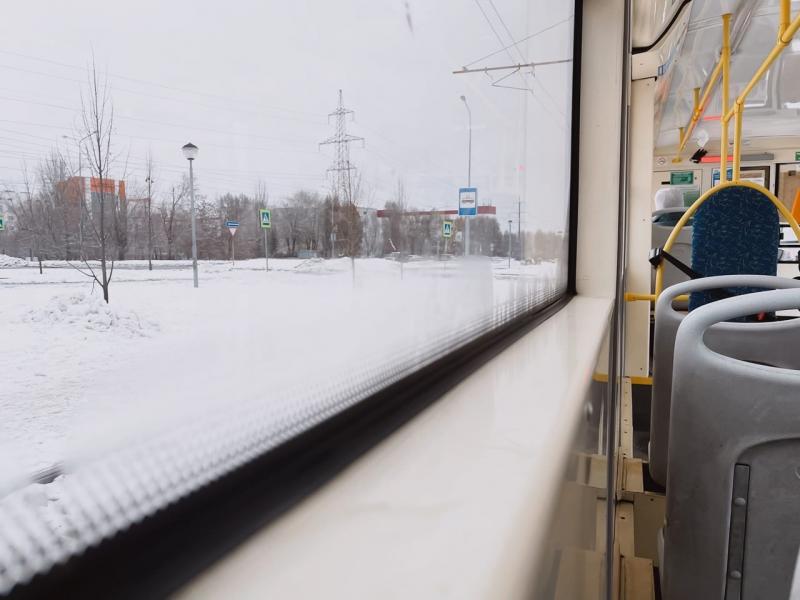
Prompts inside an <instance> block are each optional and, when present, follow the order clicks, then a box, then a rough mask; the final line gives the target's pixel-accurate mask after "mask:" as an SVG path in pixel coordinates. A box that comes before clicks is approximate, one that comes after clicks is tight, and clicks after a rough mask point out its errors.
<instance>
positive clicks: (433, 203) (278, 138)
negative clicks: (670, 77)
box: [0, 0, 573, 230]
mask: <svg viewBox="0 0 800 600" xmlns="http://www.w3.org/2000/svg"><path fill="white" fill-rule="evenodd" d="M572 13H573V8H572V3H571V2H569V1H567V0H530V1H524V0H493V2H492V0H342V1H333V0H292V1H278V0H267V1H266V2H264V1H262V2H255V1H251V2H243V1H239V0H228V1H227V2H210V1H206V0H192V1H183V0H181V1H174V0H170V1H169V2H164V1H151V0H143V1H140V2H137V3H119V2H112V1H109V0H104V1H86V0H80V1H77V0H76V1H70V2H52V0H27V1H26V2H13V3H5V4H4V6H3V18H2V20H0V190H2V189H5V188H12V189H14V188H16V189H19V184H20V183H21V182H22V179H23V173H22V171H21V169H22V163H23V161H24V162H25V164H26V165H27V167H28V169H30V170H33V169H34V168H35V166H36V164H37V163H38V161H39V160H40V159H41V157H42V156H44V155H45V154H46V153H47V152H48V150H49V149H50V148H53V147H54V146H56V145H58V146H59V147H60V148H61V150H62V151H64V152H71V153H72V154H73V155H77V153H76V150H75V142H74V141H70V140H69V139H65V137H64V136H67V138H68V137H70V136H73V137H74V136H75V135H76V134H77V132H78V128H77V126H78V124H79V107H80V94H81V90H82V89H83V90H85V88H86V67H87V64H88V63H89V61H90V60H91V56H92V52H94V55H95V58H96V61H97V64H98V67H99V69H100V71H101V72H103V73H107V76H108V80H109V85H110V88H111V92H112V96H113V101H114V106H115V111H116V136H115V138H114V146H115V151H116V152H117V153H118V154H119V155H121V156H125V155H129V157H130V158H129V160H128V176H127V179H128V182H129V186H131V187H133V188H134V190H135V189H136V186H137V185H139V186H141V184H142V182H143V180H144V175H143V169H142V167H143V163H144V159H145V156H146V155H147V154H148V152H150V153H151V154H152V156H153V160H154V162H155V164H156V174H155V176H154V179H155V180H156V189H155V192H154V196H156V197H157V195H158V194H159V193H165V192H166V191H167V190H168V189H169V188H170V187H171V186H172V185H173V184H175V183H176V182H178V181H179V179H180V176H181V173H183V172H184V171H185V170H186V161H185V160H184V159H183V157H182V155H181V152H180V147H181V146H182V145H183V144H184V143H186V142H187V141H192V142H194V143H195V144H196V145H197V146H199V148H200V156H199V158H198V160H197V161H196V163H195V166H196V173H197V179H198V187H199V189H200V191H201V193H203V194H205V195H207V196H209V197H211V198H213V197H215V196H217V195H220V194H222V193H225V192H228V191H229V192H233V193H238V192H242V193H248V194H252V193H253V191H254V189H255V187H256V184H257V182H258V181H263V182H264V183H265V185H266V187H267V190H268V192H269V195H270V202H271V203H273V204H277V203H279V202H280V201H281V200H282V199H283V198H285V197H286V196H288V195H290V194H291V193H292V192H294V191H296V190H298V189H301V188H304V189H312V190H319V191H324V190H325V189H327V188H328V184H327V183H326V169H327V168H328V167H329V166H330V164H331V161H332V157H333V147H332V146H323V147H322V148H321V149H320V148H319V146H318V143H319V142H320V141H322V140H324V139H325V138H327V137H329V136H330V135H332V134H333V133H334V129H333V123H332V122H331V123H330V124H329V123H328V120H327V114H328V113H329V112H331V111H332V110H333V109H334V108H335V107H336V103H337V93H338V90H339V89H342V90H343V93H344V102H345V105H346V106H347V107H348V108H350V109H352V110H354V111H355V120H354V121H353V122H349V123H348V130H349V132H350V133H352V134H354V135H358V136H362V137H364V138H365V144H364V146H363V147H362V146H361V145H360V144H352V145H351V160H352V162H353V163H354V164H355V165H356V166H357V167H358V168H359V171H360V172H361V174H362V177H363V180H364V187H365V189H366V190H367V194H366V197H365V198H364V199H363V201H362V202H363V203H364V204H371V205H372V206H374V207H378V208H379V207H382V206H383V205H384V203H385V202H386V201H387V200H391V199H392V197H393V193H394V190H395V189H396V187H397V182H398V180H400V179H402V180H403V182H404V184H405V187H406V191H407V200H408V203H409V204H410V205H412V206H415V207H418V208H425V209H428V208H432V207H436V208H455V207H456V205H457V188H458V187H459V186H464V185H466V179H467V112H466V110H465V107H464V105H463V103H462V102H461V101H460V99H459V96H461V95H462V94H464V95H466V97H467V99H468V101H469V104H470V107H471V110H472V118H473V156H472V183H473V185H475V186H477V187H478V189H479V202H480V203H481V204H487V203H490V202H491V203H494V204H496V205H497V206H498V218H500V219H502V220H503V222H505V220H506V219H508V218H512V217H513V218H514V222H515V228H516V213H517V198H521V199H522V200H523V201H524V207H525V208H524V209H523V212H524V213H525V215H524V217H523V224H524V226H526V227H527V228H531V229H534V228H539V227H540V228H544V229H552V230H558V229H565V216H566V209H565V202H566V200H565V199H564V198H565V197H566V194H567V180H568V169H567V165H566V161H567V151H568V146H567V140H568V135H569V103H570V98H569V94H570V78H571V70H572V63H571V62H568V63H565V64H557V65H552V66H541V67H538V68H537V70H536V73H535V76H534V75H531V74H530V73H528V74H526V75H523V74H514V73H513V72H512V71H498V72H494V73H493V74H492V77H494V78H495V79H497V78H499V77H501V76H503V75H505V74H510V75H511V76H510V77H509V78H508V79H507V80H505V81H504V82H503V84H507V85H510V86H513V87H521V88H525V87H527V88H529V91H524V90H518V89H503V88H498V87H493V86H492V85H491V80H490V78H489V76H488V75H486V74H483V73H477V74H470V75H453V74H451V71H452V70H454V69H457V68H460V67H462V66H463V65H467V64H469V63H472V62H473V61H478V59H481V58H482V57H484V56H486V55H489V54H491V53H495V52H496V54H494V55H493V56H489V57H488V58H486V59H485V60H479V61H478V62H476V63H475V64H474V65H473V67H491V66H505V65H509V64H515V63H519V62H523V60H524V61H525V62H540V61H550V60H562V59H569V58H571V57H572V28H573V24H572V19H571V17H572ZM506 28H507V29H506ZM542 30H545V31H544V32H543V33H541V34H538V35H535V36H533V37H532V38H531V39H529V40H528V41H527V42H525V43H522V44H519V45H518V46H516V47H514V48H511V49H510V50H509V51H508V52H505V51H500V52H498V51H499V50H501V49H502V48H503V47H504V46H506V45H509V44H511V43H512V37H511V36H513V41H516V40H520V39H522V38H525V37H526V36H530V35H531V34H534V33H536V32H539V31H542ZM498 38H499V39H498ZM517 49H518V50H519V51H517ZM526 107H527V131H528V136H527V143H526V141H525V140H524V139H523V137H524V136H523V135H522V131H523V127H524V124H525V122H526V119H525V116H524V112H525V110H526ZM116 167H117V170H118V173H116V174H115V173H112V176H115V177H119V176H120V175H121V173H122V167H123V165H122V164H121V161H120V164H118V165H116ZM85 174H86V175H88V172H86V173H85ZM521 174H524V175H525V176H526V177H527V181H525V178H524V177H522V176H521Z"/></svg>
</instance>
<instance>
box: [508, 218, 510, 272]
mask: <svg viewBox="0 0 800 600" xmlns="http://www.w3.org/2000/svg"><path fill="white" fill-rule="evenodd" d="M508 268H509V269H511V219H509V220H508Z"/></svg>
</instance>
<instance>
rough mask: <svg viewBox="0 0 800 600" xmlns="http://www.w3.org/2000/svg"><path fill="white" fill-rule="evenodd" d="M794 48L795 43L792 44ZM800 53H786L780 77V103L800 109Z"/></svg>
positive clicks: (782, 59)
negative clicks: (799, 74) (799, 79)
mask: <svg viewBox="0 0 800 600" xmlns="http://www.w3.org/2000/svg"><path fill="white" fill-rule="evenodd" d="M792 49H793V50H794V45H793V46H792ZM798 73H800V54H794V53H788V52H786V53H784V54H783V55H782V57H781V65H780V76H779V78H778V82H777V84H778V103H779V106H780V107H781V108H788V109H794V110H797V109H800V81H798V76H797V75H798Z"/></svg>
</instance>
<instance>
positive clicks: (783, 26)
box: [778, 0, 792, 40]
mask: <svg viewBox="0 0 800 600" xmlns="http://www.w3.org/2000/svg"><path fill="white" fill-rule="evenodd" d="M790 4H791V0H781V16H780V21H779V24H778V40H780V39H781V36H782V35H783V34H784V33H786V30H787V29H788V28H789V21H790V20H791V18H792V9H791V6H790Z"/></svg>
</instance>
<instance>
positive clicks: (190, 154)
mask: <svg viewBox="0 0 800 600" xmlns="http://www.w3.org/2000/svg"><path fill="white" fill-rule="evenodd" d="M182 150H183V155H184V156H185V157H186V160H188V161H189V204H190V206H191V212H192V274H193V276H194V287H198V282H197V225H196V224H195V217H194V171H193V169H192V163H193V162H194V159H195V158H197V152H198V149H197V146H195V145H194V144H192V143H191V142H189V143H188V144H186V145H185V146H184V147H183V148H182Z"/></svg>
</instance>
